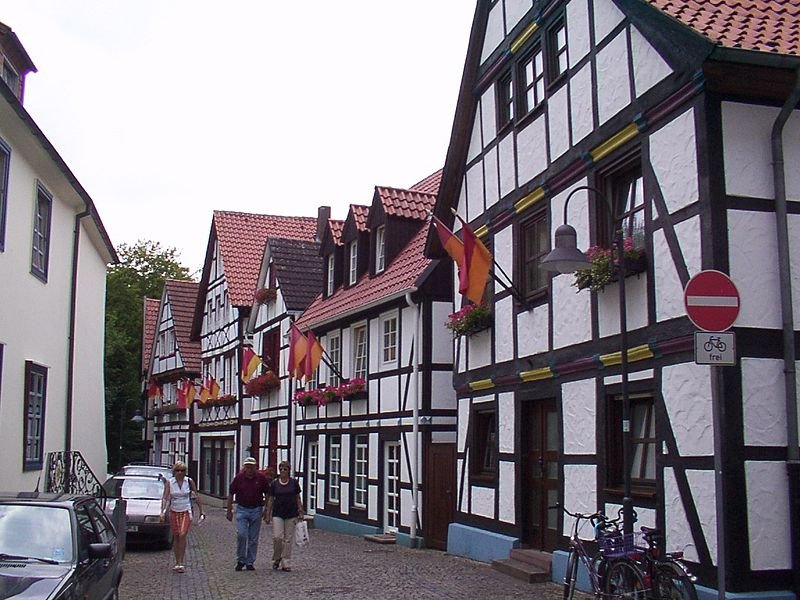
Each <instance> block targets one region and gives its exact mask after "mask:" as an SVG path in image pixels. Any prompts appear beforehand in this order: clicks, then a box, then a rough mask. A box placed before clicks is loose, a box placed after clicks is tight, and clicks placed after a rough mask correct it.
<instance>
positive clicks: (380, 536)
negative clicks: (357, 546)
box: [364, 533, 397, 544]
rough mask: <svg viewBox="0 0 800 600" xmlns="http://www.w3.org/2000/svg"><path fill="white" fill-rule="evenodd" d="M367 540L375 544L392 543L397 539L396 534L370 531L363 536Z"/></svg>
mask: <svg viewBox="0 0 800 600" xmlns="http://www.w3.org/2000/svg"><path fill="white" fill-rule="evenodd" d="M364 539H365V540H367V541H368V542H375V543H376V544H394V543H395V542H396V541H397V538H396V536H393V535H391V534H388V533H371V534H367V535H365V536H364Z"/></svg>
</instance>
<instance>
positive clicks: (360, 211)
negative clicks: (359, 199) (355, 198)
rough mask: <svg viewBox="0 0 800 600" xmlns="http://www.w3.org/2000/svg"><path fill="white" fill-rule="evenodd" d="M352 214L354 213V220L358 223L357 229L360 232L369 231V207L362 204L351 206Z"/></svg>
mask: <svg viewBox="0 0 800 600" xmlns="http://www.w3.org/2000/svg"><path fill="white" fill-rule="evenodd" d="M350 212H351V213H353V219H354V220H355V222H356V229H358V230H359V231H367V219H368V218H369V206H363V205H361V204H351V205H350Z"/></svg>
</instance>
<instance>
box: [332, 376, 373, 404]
mask: <svg viewBox="0 0 800 600" xmlns="http://www.w3.org/2000/svg"><path fill="white" fill-rule="evenodd" d="M338 393H339V397H340V398H341V399H342V400H365V399H366V398H367V382H366V381H365V380H364V379H362V378H361V377H356V378H355V379H350V380H349V381H345V382H344V383H343V384H342V385H340V386H339V387H338Z"/></svg>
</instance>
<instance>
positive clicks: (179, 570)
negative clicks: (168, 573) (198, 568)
mask: <svg viewBox="0 0 800 600" xmlns="http://www.w3.org/2000/svg"><path fill="white" fill-rule="evenodd" d="M175 570H176V571H177V572H178V573H184V572H185V571H186V569H185V568H184V567H183V565H178V567H177V568H176V569H175Z"/></svg>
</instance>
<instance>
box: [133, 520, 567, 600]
mask: <svg viewBox="0 0 800 600" xmlns="http://www.w3.org/2000/svg"><path fill="white" fill-rule="evenodd" d="M207 515H208V518H207V519H206V520H205V522H204V523H203V524H202V525H201V526H196V525H195V526H193V527H192V531H191V533H190V534H189V544H188V549H187V555H186V573H184V574H177V573H173V571H172V566H173V564H174V559H173V554H172V551H171V550H150V549H146V548H137V547H131V548H128V551H127V553H126V555H125V561H124V563H123V566H124V568H125V574H124V576H123V578H122V586H121V589H120V597H121V598H122V600H199V599H209V600H234V599H235V600H251V599H252V600H256V599H258V600H263V599H264V598H286V599H287V600H291V599H295V598H296V599H302V600H313V599H322V598H346V599H351V598H387V599H388V598H414V599H415V600H416V599H434V598H436V599H439V598H441V599H453V600H455V599H461V598H469V599H471V600H474V599H480V598H487V599H488V598H526V599H531V598H542V599H545V600H557V599H560V598H561V597H562V589H561V586H558V585H555V584H551V583H543V584H527V583H523V582H521V581H518V580H516V579H514V578H512V577H508V576H506V575H503V574H501V573H498V572H497V571H494V570H493V569H492V568H491V567H489V566H488V565H486V564H484V563H480V562H475V561H471V560H467V559H463V558H459V557H456V556H450V555H448V554H446V553H444V552H439V551H436V550H412V549H410V548H406V547H404V546H399V545H379V544H375V543H372V542H367V541H365V540H363V539H362V538H360V537H355V536H348V535H341V534H337V533H331V532H328V531H322V530H319V529H312V530H311V531H310V533H311V543H310V544H309V545H308V546H307V547H306V548H297V547H296V546H295V549H294V550H295V553H294V557H293V563H294V564H293V570H292V571H291V572H290V573H286V572H283V571H273V570H272V568H271V565H270V559H271V556H272V528H271V527H270V526H262V528H261V543H260V546H259V552H258V560H256V564H255V567H256V571H254V572H252V571H241V572H236V571H234V570H233V567H234V563H235V556H234V545H235V543H236V530H235V528H234V525H233V524H232V523H228V521H227V520H225V515H224V512H223V511H222V509H219V508H208V509H207Z"/></svg>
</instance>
